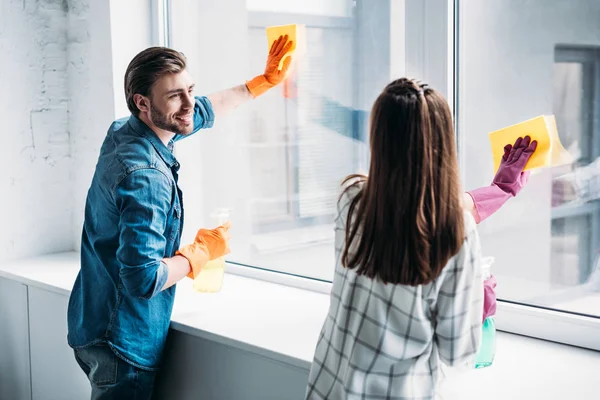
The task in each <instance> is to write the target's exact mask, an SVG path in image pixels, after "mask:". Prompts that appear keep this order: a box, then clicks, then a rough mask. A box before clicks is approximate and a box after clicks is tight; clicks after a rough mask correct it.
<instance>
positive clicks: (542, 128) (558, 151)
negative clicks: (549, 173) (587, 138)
mask: <svg viewBox="0 0 600 400" xmlns="http://www.w3.org/2000/svg"><path fill="white" fill-rule="evenodd" d="M527 135H529V136H530V137H531V140H537V142H538V144H537V149H536V150H535V152H534V153H533V155H532V156H531V158H530V159H529V161H528V162H527V165H526V166H525V170H526V171H527V170H532V169H536V168H542V167H556V166H559V165H564V164H569V163H572V162H573V158H572V157H571V155H570V154H569V153H568V152H567V150H565V148H564V147H563V145H562V143H561V142H560V138H559V136H558V130H557V129H556V120H555V119H554V115H542V116H539V117H535V118H532V119H528V120H527V121H524V122H521V123H518V124H516V125H511V126H508V127H506V128H502V129H500V130H497V131H494V132H491V133H490V134H489V137H490V145H491V146H492V155H493V156H494V171H497V170H498V167H499V166H500V161H501V160H502V155H503V154H504V146H506V145H507V144H509V143H510V144H513V143H514V142H515V140H517V138H518V137H525V136H527Z"/></svg>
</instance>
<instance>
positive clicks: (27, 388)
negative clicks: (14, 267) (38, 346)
mask: <svg viewBox="0 0 600 400" xmlns="http://www.w3.org/2000/svg"><path fill="white" fill-rule="evenodd" d="M28 325H29V323H28V316H27V286H25V285H23V284H22V283H20V282H16V281H13V280H9V279H5V278H0V400H11V399H19V400H21V399H22V400H31V380H30V374H29V326H28Z"/></svg>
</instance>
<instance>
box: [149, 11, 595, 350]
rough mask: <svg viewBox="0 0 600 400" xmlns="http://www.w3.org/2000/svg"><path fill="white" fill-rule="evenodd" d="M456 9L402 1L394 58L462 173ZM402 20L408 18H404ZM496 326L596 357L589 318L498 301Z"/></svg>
mask: <svg viewBox="0 0 600 400" xmlns="http://www.w3.org/2000/svg"><path fill="white" fill-rule="evenodd" d="M153 3H155V4H159V5H162V8H161V7H156V10H163V12H164V13H165V14H166V16H165V18H155V20H156V21H157V24H158V26H161V27H160V28H159V29H158V30H157V32H164V35H165V36H164V37H165V39H164V44H165V45H168V44H169V35H170V30H169V28H168V27H169V20H170V16H169V9H170V4H171V0H153ZM460 3H461V2H460V0H404V21H405V26H404V27H405V33H404V38H405V47H404V48H402V49H401V50H399V51H396V56H398V55H403V56H404V60H405V63H404V64H405V69H404V73H405V75H406V76H412V77H420V78H421V79H422V80H423V81H425V82H427V83H429V84H430V85H431V86H432V87H435V88H436V89H437V90H438V91H440V92H441V93H442V94H443V95H444V96H445V97H446V98H447V100H448V103H449V105H450V108H451V110H452V112H453V115H454V118H455V120H454V123H455V129H456V132H457V147H458V157H459V166H460V170H461V171H464V170H465V165H466V164H465V162H466V155H465V152H464V150H463V149H465V148H466V147H465V143H464V141H465V137H464V135H461V134H460V129H461V123H462V121H463V119H464V114H463V112H462V110H461V108H460V93H459V90H458V89H459V85H460V77H461V74H460V72H461V71H460V69H459V62H460V59H461V56H462V54H461V49H460V46H459V44H460V40H459V39H460V37H459V29H458V28H459V26H460V25H459V24H460V20H461V17H462V15H461V4H460ZM159 14H160V13H159ZM407 15H410V18H406V17H405V16H407ZM265 22H268V21H265ZM278 23H280V21H278ZM161 24H162V25H161ZM165 26H166V29H165ZM598 74H600V71H597V76H598ZM599 82H600V81H599ZM597 100H598V99H597ZM463 173H464V172H461V178H462V179H463V181H464V175H463ZM332 251H333V249H332ZM282 263H285V261H284V260H282ZM227 272H228V273H230V274H235V275H241V276H245V277H249V278H253V279H258V280H264V281H268V282H272V283H276V284H281V285H284V286H291V287H297V288H301V289H305V290H310V291H315V292H320V293H324V294H329V293H330V291H331V286H332V283H331V282H329V281H325V280H320V279H315V278H310V277H304V276H298V275H294V274H290V273H286V272H282V271H275V270H271V269H264V268H260V267H257V266H249V265H245V264H241V263H233V262H227ZM496 321H497V324H496V326H497V329H498V330H501V331H505V332H509V333H515V334H520V335H524V336H530V337H533V338H538V339H543V340H549V341H553V342H558V343H564V344H569V345H573V346H578V347H583V348H588V349H593V350H598V351H600V316H599V317H589V316H583V315H578V314H573V313H570V312H565V311H556V310H549V309H545V308H542V307H538V306H534V305H524V304H517V303H515V302H511V301H506V300H503V299H498V307H497V314H496Z"/></svg>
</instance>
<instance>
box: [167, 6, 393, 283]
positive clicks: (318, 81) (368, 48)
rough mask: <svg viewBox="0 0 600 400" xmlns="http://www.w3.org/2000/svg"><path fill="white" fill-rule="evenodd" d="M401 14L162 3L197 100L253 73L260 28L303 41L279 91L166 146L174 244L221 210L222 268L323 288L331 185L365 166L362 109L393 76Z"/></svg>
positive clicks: (329, 259)
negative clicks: (296, 29)
mask: <svg viewBox="0 0 600 400" xmlns="http://www.w3.org/2000/svg"><path fill="white" fill-rule="evenodd" d="M403 7H404V2H403V1H402V0H386V1H377V2H371V1H352V0H327V1H323V0H318V1H316V0H310V1H307V0H296V1H285V2H281V1H276V0H248V1H244V0H222V1H219V2H212V1H193V0H188V1H177V2H175V1H173V2H172V3H171V10H172V28H171V29H172V36H171V38H172V47H174V48H176V49H178V50H181V51H183V52H184V53H185V54H186V55H187V57H188V61H189V66H188V70H189V71H190V73H191V75H192V78H193V79H194V80H195V81H196V83H197V85H196V87H197V93H196V94H197V95H202V94H208V93H210V92H213V91H217V90H220V89H224V88H227V87H231V86H234V85H237V84H241V83H243V82H244V81H245V80H248V79H250V78H252V77H253V76H255V75H257V74H260V73H262V71H263V70H264V66H265V61H266V57H267V52H268V48H267V39H266V34H265V28H266V27H267V26H271V25H284V24H290V23H298V24H304V25H306V40H307V45H306V48H307V52H306V54H305V56H304V57H303V58H301V59H299V60H298V65H297V66H296V69H295V72H294V73H293V74H292V75H291V76H290V77H289V79H288V80H287V81H286V82H285V83H284V84H282V85H280V86H279V87H277V88H275V89H273V90H271V91H269V92H268V93H266V94H264V95H263V96H261V97H260V98H258V99H256V100H253V101H251V102H250V104H248V105H245V106H243V108H242V109H241V110H236V111H235V112H234V113H233V114H232V115H231V116H230V117H227V118H226V119H222V120H217V121H216V124H215V128H213V129H211V130H210V131H205V132H202V131H201V132H200V133H198V134H197V135H195V136H194V137H192V138H190V139H186V140H184V141H182V142H180V143H178V145H177V149H176V151H177V157H178V159H179V160H180V161H181V165H182V171H181V186H182V189H183V191H184V196H185V199H184V201H185V211H186V213H185V229H184V237H183V240H191V239H192V238H193V235H194V234H195V232H196V230H197V229H198V228H200V227H203V226H207V225H210V224H211V222H210V218H209V215H210V213H211V211H213V210H215V209H217V208H219V207H229V208H232V212H231V220H232V224H233V227H232V230H231V233H232V244H231V247H232V253H231V254H230V256H229V258H228V259H229V261H231V262H236V263H240V264H244V265H250V266H257V267H260V268H265V269H272V270H277V271H283V272H288V273H293V274H298V275H302V276H309V277H314V278H319V279H325V280H331V278H332V276H333V268H334V261H335V260H334V249H333V219H334V213H335V205H336V201H337V196H338V195H339V189H340V184H341V181H342V180H343V179H344V178H345V177H346V176H347V175H349V174H351V173H355V172H359V171H365V170H366V162H367V157H368V147H367V144H366V137H367V116H368V113H369V109H370V107H371V105H372V104H373V101H374V100H375V97H376V96H377V95H378V94H379V92H380V91H381V90H382V88H383V87H384V86H385V85H386V84H387V83H388V82H389V80H390V79H391V77H392V76H394V77H397V76H399V75H400V74H402V73H403V70H404V57H403V54H402V52H403V49H404V14H403ZM199 38H200V39H199ZM213 64H214V65H213Z"/></svg>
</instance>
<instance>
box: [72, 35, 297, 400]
mask: <svg viewBox="0 0 600 400" xmlns="http://www.w3.org/2000/svg"><path fill="white" fill-rule="evenodd" d="M291 45H292V42H291V41H288V40H287V37H280V38H279V39H278V40H276V41H275V43H274V44H273V46H272V48H271V51H270V52H269V55H268V58H267V66H266V69H265V72H264V74H262V75H259V76H257V77H255V78H254V79H252V80H250V81H248V82H246V84H244V85H240V86H237V87H234V88H232V89H228V90H224V91H221V92H218V93H215V94H213V95H210V96H208V97H194V95H193V88H194V83H193V82H192V79H191V77H190V75H189V74H188V72H187V70H186V59H185V57H184V56H183V54H181V53H179V52H177V51H174V50H171V49H168V48H163V47H153V48H149V49H146V50H144V51H142V52H141V53H139V54H138V55H137V56H136V57H135V58H134V59H133V60H132V61H131V63H130V64H129V66H128V68H127V71H126V73H125V95H126V98H127V106H128V108H129V110H130V111H131V114H132V115H131V116H130V117H128V118H124V119H121V120H118V121H115V122H113V124H112V125H111V126H110V128H109V130H108V133H107V136H106V139H105V140H104V143H103V145H102V148H101V150H100V156H99V158H98V163H97V165H96V171H95V174H94V177H93V179H92V183H91V186H90V189H89V191H88V195H87V201H86V206H85V220H84V226H83V234H82V243H81V269H80V271H79V274H78V275H77V279H76V281H75V284H74V286H73V291H72V293H71V297H70V299H69V308H68V328H69V333H68V338H67V339H68V342H69V345H70V346H71V347H72V348H73V349H74V351H75V358H76V360H77V362H78V363H79V365H80V367H81V368H82V369H83V371H84V372H85V373H86V375H87V376H88V378H89V380H90V383H91V386H92V399H134V398H135V399H149V398H151V396H152V389H153V384H154V377H155V374H156V370H157V367H158V364H159V362H160V359H161V355H162V351H163V347H164V344H165V340H166V337H167V332H168V329H169V323H170V319H171V311H172V307H173V301H174V297H175V286H174V285H175V283H177V282H178V281H179V280H181V279H183V278H184V277H185V276H186V275H187V276H189V277H191V278H194V277H195V276H196V275H197V274H198V273H199V272H200V270H201V269H202V267H203V266H204V265H205V264H206V262H208V261H209V260H211V259H215V258H217V257H221V256H223V255H225V254H226V253H227V252H228V251H229V249H228V240H229V234H228V232H227V231H228V229H229V225H228V224H225V225H223V226H221V227H218V228H215V229H212V230H207V229H200V230H199V231H198V234H197V235H196V238H195V240H194V242H193V243H191V244H189V245H186V246H183V247H181V248H180V247H179V245H180V243H179V241H180V237H181V232H182V228H183V216H184V213H183V201H182V193H181V190H180V189H179V187H178V185H177V180H178V170H179V163H178V162H177V160H176V158H175V156H174V155H173V144H174V142H176V141H177V140H180V139H183V138H185V137H187V136H190V135H191V134H193V133H195V132H197V131H198V130H200V129H203V128H210V127H212V125H213V122H214V119H215V116H216V117H219V116H221V115H223V114H224V113H226V112H227V111H229V110H232V109H234V108H236V107H237V106H238V105H240V104H242V103H243V102H245V101H247V100H249V99H252V98H254V97H257V96H259V95H261V94H262V93H264V92H266V91H267V90H269V89H270V88H272V87H273V86H275V85H277V84H279V83H280V82H281V81H282V80H283V79H284V77H285V73H286V71H287V69H288V67H289V63H290V57H288V58H287V59H286V60H285V61H284V64H283V67H282V69H279V68H278V67H279V63H280V61H281V59H282V58H283V57H284V55H285V54H286V53H287V52H288V51H289V49H290V47H291Z"/></svg>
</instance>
